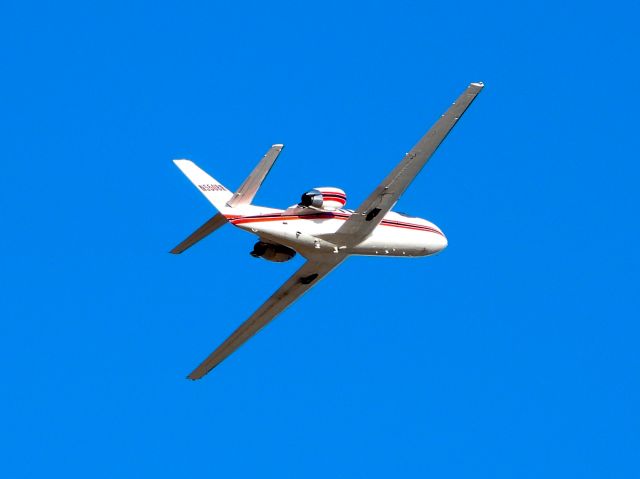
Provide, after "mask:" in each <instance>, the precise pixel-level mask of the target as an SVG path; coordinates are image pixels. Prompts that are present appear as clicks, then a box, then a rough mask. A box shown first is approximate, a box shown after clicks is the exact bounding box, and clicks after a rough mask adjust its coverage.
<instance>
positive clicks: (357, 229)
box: [325, 83, 484, 246]
mask: <svg viewBox="0 0 640 479" xmlns="http://www.w3.org/2000/svg"><path fill="white" fill-rule="evenodd" d="M483 87H484V85H483V84H482V83H471V84H470V85H469V86H468V87H467V89H466V90H465V91H464V92H463V93H462V95H460V96H459V97H458V99H457V100H456V101H455V102H454V103H453V105H451V106H450V107H449V109H448V110H447V111H446V112H445V114H444V115H442V116H441V117H440V119H439V120H438V121H437V122H436V123H435V124H434V125H433V126H432V127H431V129H430V130H429V131H428V132H427V134H426V135H424V136H423V137H422V139H420V141H419V142H418V143H417V144H416V145H415V146H414V147H413V148H412V149H411V151H410V152H409V153H407V154H406V155H405V157H404V159H403V160H402V161H401V162H400V163H399V164H398V166H396V167H395V168H394V169H393V171H392V172H391V173H389V175H388V176H387V177H386V178H385V179H384V181H383V182H382V183H380V185H379V186H378V187H377V188H376V189H375V190H374V191H373V193H371V194H370V195H369V197H368V198H367V199H366V200H365V201H364V202H363V203H362V204H361V205H360V207H359V208H358V209H357V210H356V212H355V213H353V214H352V215H351V217H350V218H349V219H348V220H347V221H346V222H345V223H344V224H343V225H342V226H341V227H340V228H339V229H338V231H336V233H335V234H334V235H332V237H331V238H329V237H325V239H327V240H328V241H331V242H334V243H338V244H341V245H345V246H354V245H357V244H358V243H360V242H362V241H363V240H364V239H365V238H366V237H367V236H369V235H370V234H371V232H372V231H373V230H374V229H375V227H376V226H378V224H379V223H380V221H382V218H384V215H385V214H387V213H388V212H389V210H391V208H393V205H395V203H396V201H398V199H399V198H400V196H401V195H402V193H404V191H405V190H406V189H407V187H408V186H409V185H410V184H411V182H412V181H413V180H414V178H415V177H416V176H417V174H418V173H419V172H420V170H421V169H422V167H423V166H424V165H425V164H426V163H427V161H428V160H429V158H431V155H433V153H434V152H435V151H436V149H437V148H438V147H439V146H440V144H441V143H442V141H443V140H444V139H445V138H446V136H447V135H448V134H449V132H450V131H451V129H452V128H453V127H454V126H455V124H456V122H457V121H458V120H459V119H460V117H462V114H463V113H464V112H465V111H466V109H467V108H468V107H469V105H471V103H472V102H473V100H474V99H475V98H476V96H477V95H478V93H480V91H481V90H482V88H483Z"/></svg>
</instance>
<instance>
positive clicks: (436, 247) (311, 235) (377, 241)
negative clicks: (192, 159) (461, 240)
mask: <svg viewBox="0 0 640 479" xmlns="http://www.w3.org/2000/svg"><path fill="white" fill-rule="evenodd" d="M250 208H251V211H243V213H244V214H242V215H238V216H228V217H227V219H228V220H229V222H230V223H232V224H233V225H235V226H237V227H238V228H241V229H243V230H245V231H249V232H251V233H253V234H256V235H258V236H259V237H260V238H261V240H262V241H266V242H269V243H274V244H281V245H285V246H287V247H289V248H291V249H293V250H295V251H297V252H298V253H300V254H301V255H303V256H308V255H317V254H348V255H364V256H400V257H402V256H404V257H407V256H408V257H414V256H429V255H433V254H436V253H439V252H440V251H442V250H443V249H445V248H446V247H447V238H446V237H445V235H444V233H443V232H442V231H441V230H440V228H438V227H437V226H436V225H434V224H433V223H431V222H430V221H427V220H425V219H422V218H416V217H410V216H406V215H403V214H399V213H396V212H393V211H390V212H389V213H387V214H386V215H385V216H384V218H383V220H382V221H381V222H380V224H379V225H378V226H377V227H376V228H375V229H374V230H373V232H372V233H371V235H369V236H368V237H367V238H366V239H364V240H363V241H362V242H361V243H359V244H357V245H355V246H348V247H347V246H341V245H339V244H334V243H331V242H329V241H326V240H324V239H322V238H323V237H329V236H330V235H332V234H334V233H336V231H338V229H339V228H340V227H341V226H342V225H343V224H344V222H345V221H346V220H347V219H348V218H349V217H350V216H351V214H353V211H352V210H345V209H336V210H321V209H315V208H304V207H300V206H299V205H295V206H292V207H290V208H288V209H286V210H278V209H273V208H263V207H259V206H254V205H252V206H251V207H250Z"/></svg>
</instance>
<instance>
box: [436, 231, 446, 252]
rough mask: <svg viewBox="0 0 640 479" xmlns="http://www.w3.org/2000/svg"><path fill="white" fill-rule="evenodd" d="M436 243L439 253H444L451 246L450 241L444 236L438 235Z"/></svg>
mask: <svg viewBox="0 0 640 479" xmlns="http://www.w3.org/2000/svg"><path fill="white" fill-rule="evenodd" d="M435 242H436V248H437V251H438V252H440V251H442V250H443V249H445V248H446V247H447V246H448V245H449V241H448V240H447V237H446V236H445V235H444V234H441V235H437V238H436V241H435Z"/></svg>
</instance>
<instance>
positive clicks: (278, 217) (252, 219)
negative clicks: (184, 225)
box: [229, 212, 444, 236]
mask: <svg viewBox="0 0 640 479" xmlns="http://www.w3.org/2000/svg"><path fill="white" fill-rule="evenodd" d="M350 216H351V215H348V214H345V213H333V212H327V213H314V214H309V215H284V214H281V213H276V214H267V215H260V216H244V217H242V216H241V217H237V218H231V219H229V221H230V222H231V223H233V224H234V225H241V224H248V223H265V222H268V221H288V220H308V221H310V220H331V219H336V220H343V221H346V220H347V219H349V217H350ZM380 224H381V225H382V226H390V227H394V228H405V229H413V230H419V231H428V232H430V233H436V234H439V235H441V236H444V235H443V234H442V232H441V231H440V230H438V229H436V228H434V227H433V226H428V225H421V224H417V223H407V222H403V221H396V220H382V221H381V222H380Z"/></svg>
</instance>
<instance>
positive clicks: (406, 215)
mask: <svg viewBox="0 0 640 479" xmlns="http://www.w3.org/2000/svg"><path fill="white" fill-rule="evenodd" d="M394 213H397V214H399V215H400V216H404V217H405V218H417V216H411V215H408V214H406V213H401V212H400V211H395V212H394Z"/></svg>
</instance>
